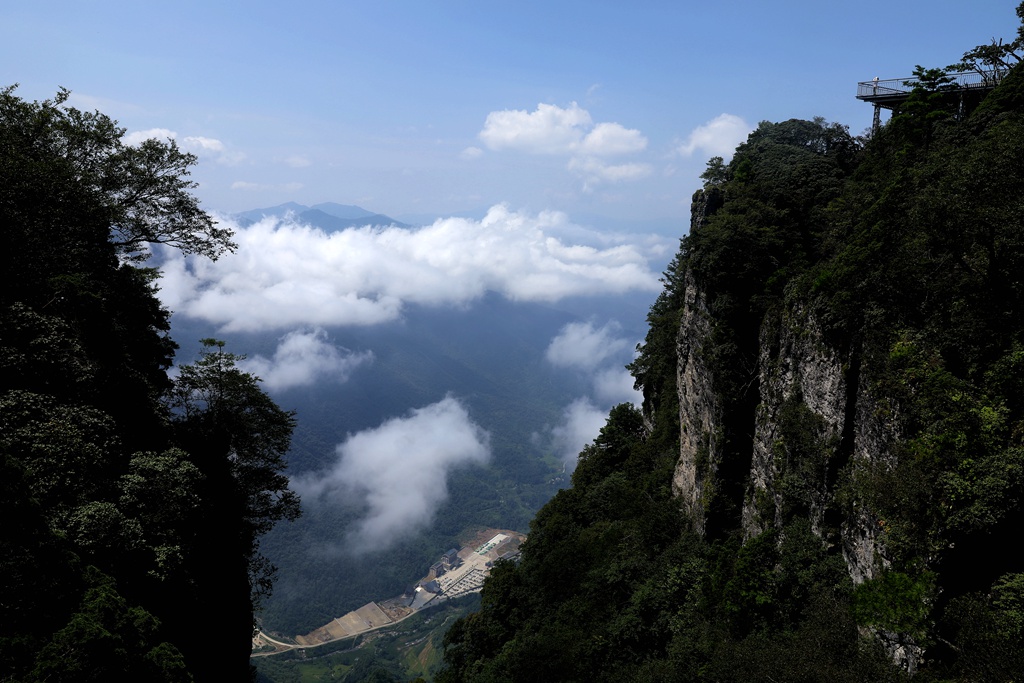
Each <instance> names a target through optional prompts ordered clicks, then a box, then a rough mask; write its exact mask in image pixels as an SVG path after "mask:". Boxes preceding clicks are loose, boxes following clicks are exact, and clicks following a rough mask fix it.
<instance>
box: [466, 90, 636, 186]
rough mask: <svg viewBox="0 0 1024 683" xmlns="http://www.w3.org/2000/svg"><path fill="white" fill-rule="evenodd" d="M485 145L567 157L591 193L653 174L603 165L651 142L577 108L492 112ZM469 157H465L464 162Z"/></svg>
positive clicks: (483, 136) (622, 165)
mask: <svg viewBox="0 0 1024 683" xmlns="http://www.w3.org/2000/svg"><path fill="white" fill-rule="evenodd" d="M480 139H481V140H482V141H483V142H484V144H485V145H486V146H487V147H489V148H490V149H492V150H518V151H522V152H529V153H532V154H550V155H565V156H568V157H570V159H569V164H568V169H569V170H570V171H572V172H573V173H575V174H577V175H578V176H580V178H581V179H582V180H583V189H584V191H587V192H589V191H591V190H592V189H593V188H594V187H595V186H596V185H601V184H604V183H618V182H623V181H628V180H636V179H638V178H643V177H645V176H647V175H649V174H650V173H651V166H650V164H646V163H637V162H632V163H619V164H612V163H609V162H607V161H604V160H603V158H605V157H612V156H623V155H628V154H637V153H639V152H642V151H644V150H645V149H646V148H647V138H646V137H644V136H643V134H642V133H641V132H640V131H639V130H636V129H633V128H626V127H625V126H623V125H621V124H618V123H608V122H602V123H597V124H594V123H593V121H592V119H591V117H590V112H588V111H587V110H586V109H582V108H581V107H580V106H579V105H578V104H576V103H575V102H573V103H572V104H571V105H570V106H569V107H568V108H566V109H563V108H561V107H559V106H557V105H554V104H544V103H541V104H538V105H537V109H536V111H533V112H527V111H525V110H521V109H514V110H503V111H492V112H491V113H490V114H488V115H487V120H486V121H485V122H484V128H483V130H482V131H480ZM470 149H475V148H470ZM467 151H468V150H465V151H464V152H463V156H464V158H465V154H466V152H467Z"/></svg>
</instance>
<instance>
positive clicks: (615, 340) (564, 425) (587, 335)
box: [545, 320, 643, 469]
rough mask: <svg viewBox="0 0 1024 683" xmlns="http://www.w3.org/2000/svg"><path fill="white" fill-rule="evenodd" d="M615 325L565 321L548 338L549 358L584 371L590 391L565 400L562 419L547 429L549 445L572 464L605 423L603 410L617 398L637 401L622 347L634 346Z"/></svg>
mask: <svg viewBox="0 0 1024 683" xmlns="http://www.w3.org/2000/svg"><path fill="white" fill-rule="evenodd" d="M620 331H621V327H620V325H619V324H618V323H617V322H615V321H613V320H612V321H609V322H608V323H606V324H605V325H604V327H601V328H597V327H595V326H594V325H593V324H592V323H569V324H568V325H566V326H565V327H563V328H562V329H561V331H560V332H559V333H558V334H557V335H556V336H555V337H554V339H552V340H551V343H550V344H549V345H548V349H547V352H546V354H545V356H546V358H547V360H548V362H550V363H551V364H552V365H556V366H559V367H567V368H573V369H575V370H578V371H579V372H580V373H584V374H586V375H589V379H590V380H591V382H592V387H593V389H592V392H591V393H592V396H581V397H580V398H578V399H576V400H575V401H573V402H572V403H571V404H569V405H568V406H567V407H566V408H565V411H564V413H563V415H562V422H561V424H559V425H558V426H556V427H553V428H552V429H551V445H552V448H553V449H554V450H555V452H556V453H557V454H558V455H559V456H560V457H561V458H562V459H563V460H564V461H565V463H566V465H567V466H568V467H569V468H570V469H571V468H573V467H575V466H576V457H577V455H578V454H579V452H580V451H581V450H582V449H583V447H584V446H586V445H587V444H589V443H590V442H591V441H593V440H594V439H595V438H596V437H597V435H598V434H599V433H600V430H601V427H603V426H604V423H605V419H606V417H607V415H608V411H609V410H610V409H611V408H612V406H615V405H618V404H620V403H632V404H634V405H636V406H640V405H641V404H642V403H643V396H642V395H641V393H640V392H638V391H636V390H635V389H633V377H632V376H631V375H630V374H629V372H627V371H626V369H625V359H624V357H627V356H630V355H631V354H628V353H627V349H630V348H631V347H633V346H634V345H633V344H631V343H630V342H629V341H628V340H627V339H625V338H622V337H620V336H619V333H620Z"/></svg>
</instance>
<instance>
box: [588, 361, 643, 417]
mask: <svg viewBox="0 0 1024 683" xmlns="http://www.w3.org/2000/svg"><path fill="white" fill-rule="evenodd" d="M633 382H634V379H633V375H631V374H629V372H628V371H627V370H626V369H625V367H621V368H605V369H604V370H601V371H599V372H598V373H597V374H595V375H594V394H595V396H596V397H597V398H599V399H600V400H601V403H602V405H607V406H609V407H610V406H616V405H618V404H620V403H632V404H633V405H635V406H636V407H638V408H639V407H640V405H641V404H642V403H643V398H644V397H643V394H642V393H641V392H639V391H637V390H636V389H634V388H633Z"/></svg>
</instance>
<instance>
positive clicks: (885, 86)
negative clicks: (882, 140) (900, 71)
mask: <svg viewBox="0 0 1024 683" xmlns="http://www.w3.org/2000/svg"><path fill="white" fill-rule="evenodd" d="M1007 73H1008V70H1007V69H997V70H993V71H966V72H963V73H953V74H946V77H947V78H949V79H950V80H949V81H948V82H947V83H945V84H943V85H941V86H939V90H940V91H942V92H948V93H952V94H959V95H960V101H961V106H962V105H963V102H964V99H965V97H966V96H967V95H969V94H973V93H978V94H981V93H985V92H987V91H989V90H991V89H992V88H994V87H996V86H997V85H999V82H1000V81H1001V80H1002V79H1003V77H1004V76H1006V74H1007ZM919 82H920V81H919V80H918V79H917V78H915V77H914V76H908V77H907V78H888V79H886V80H884V81H881V80H877V79H876V80H871V81H861V82H860V83H858V84H857V99H858V100H862V101H864V102H870V103H871V104H873V105H875V117H874V122H873V123H872V129H873V130H877V129H878V126H879V124H880V120H881V110H882V109H888V110H890V111H893V110H895V109H898V108H899V106H900V105H901V104H903V103H904V102H906V100H907V98H908V97H910V93H912V92H913V91H914V88H916V87H917V86H918V84H919Z"/></svg>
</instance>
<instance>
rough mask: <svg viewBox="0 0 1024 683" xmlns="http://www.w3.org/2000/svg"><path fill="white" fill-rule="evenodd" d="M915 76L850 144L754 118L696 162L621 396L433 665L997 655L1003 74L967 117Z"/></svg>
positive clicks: (684, 672)
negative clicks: (674, 248)
mask: <svg viewBox="0 0 1024 683" xmlns="http://www.w3.org/2000/svg"><path fill="white" fill-rule="evenodd" d="M1022 7H1024V6H1022ZM1020 12H1021V10H1018V14H1020ZM982 47H986V46H982ZM1017 47H1019V45H1018V46H1017ZM980 49H981V48H979V50H980ZM972 54H973V55H974V56H975V57H976V56H977V55H978V54H979V52H978V51H977V50H975V51H972V53H968V55H967V56H966V57H970V56H971V55H972ZM1011 57H1012V56H1011V55H1009V53H1008V52H1003V53H1001V56H1000V58H1001V59H1004V60H1006V59H1010V58H1011ZM919 75H920V76H922V83H921V86H920V87H919V88H918V89H917V91H916V92H915V93H914V94H913V96H912V97H911V98H910V99H909V100H908V101H907V103H906V104H905V105H904V106H903V107H902V108H901V110H900V111H899V112H898V113H897V114H896V115H895V116H894V117H893V118H892V119H891V120H890V121H889V122H888V123H887V124H886V125H885V126H884V127H883V128H882V129H881V130H879V131H878V132H877V133H876V134H874V135H873V136H872V137H871V138H870V139H868V140H862V139H856V138H853V137H851V136H850V135H849V134H848V133H847V131H846V129H845V127H843V126H841V125H837V124H828V123H826V122H824V121H822V120H820V119H817V120H813V121H799V120H790V121H786V122H783V123H776V124H773V123H762V124H761V125H760V126H759V127H758V129H757V130H756V131H754V132H753V133H752V134H751V135H750V137H749V139H748V140H747V142H746V143H744V144H742V145H741V146H740V147H739V148H738V149H737V151H736V154H735V156H734V157H733V159H732V160H731V161H730V162H729V163H728V164H725V163H723V162H722V160H721V159H713V160H712V161H711V162H710V163H709V166H708V170H707V172H706V173H705V176H704V179H705V187H704V188H703V189H702V190H701V191H698V192H697V193H696V195H695V196H694V201H693V219H692V225H691V230H690V233H689V235H688V236H687V237H686V238H684V239H683V240H682V246H681V250H680V252H679V255H678V257H677V258H676V260H675V261H673V263H672V265H671V266H670V268H669V270H668V271H667V272H666V275H665V290H664V292H663V293H662V294H661V295H660V296H659V298H658V299H657V301H656V302H655V303H654V305H653V306H652V308H651V311H650V315H649V323H650V332H649V334H648V336H647V338H646V341H645V343H644V345H643V346H642V348H641V350H640V355H639V357H638V358H637V360H636V361H635V362H634V363H633V364H632V366H631V370H632V372H633V374H634V376H635V378H636V381H637V384H638V386H640V387H642V388H643V390H644V395H645V404H644V408H643V410H642V411H638V410H635V409H634V408H632V407H630V406H628V405H621V406H619V407H617V408H615V409H614V410H613V411H612V412H611V414H610V415H609V418H608V422H607V425H606V427H605V428H604V430H603V431H602V433H601V435H600V437H599V438H598V439H597V440H596V441H595V442H594V443H593V444H592V445H591V446H589V447H587V448H586V449H585V450H584V451H583V452H582V453H581V454H580V457H579V464H578V466H577V469H576V471H575V473H574V475H573V480H572V481H573V485H572V487H571V488H569V489H566V490H563V491H561V492H560V493H559V494H558V495H556V496H555V498H554V499H553V500H552V501H551V502H550V503H548V504H547V505H546V506H545V507H544V508H543V509H542V510H541V511H540V512H539V513H538V515H537V517H536V519H535V520H534V522H533V524H532V526H531V533H530V537H529V540H528V542H527V543H526V545H525V546H524V548H523V554H522V559H521V562H520V563H519V564H510V563H505V564H501V565H499V566H498V567H496V568H495V570H494V571H493V572H492V574H491V578H490V579H489V581H488V582H487V584H486V585H485V588H484V592H483V596H482V608H481V610H480V612H479V613H477V614H474V615H472V616H470V617H468V618H465V619H463V620H461V621H460V622H458V623H457V624H456V626H455V627H454V628H453V629H452V630H451V631H450V633H449V636H448V638H447V641H446V667H445V669H444V670H443V671H442V672H441V673H440V674H439V676H438V678H437V680H441V681H509V680H511V681H536V680H546V681H556V680H557V681H623V680H632V681H661V680H664V681H689V680H693V681H697V680H707V681H823V680H831V681H885V680H903V679H905V678H907V677H909V676H913V677H914V680H921V681H930V680H951V681H979V680H985V681H1009V680H1018V679H1020V678H1021V677H1022V676H1024V562H1022V561H1021V560H1020V559H1019V558H1020V557H1021V556H1020V553H1019V552H1018V551H1017V550H1016V548H1015V545H1016V543H1015V541H1016V540H1017V539H1018V537H1019V529H1020V525H1021V523H1022V522H1024V500H1022V496H1024V442H1022V439H1024V399H1022V396H1024V319H1022V315H1024V298H1022V296H1024V73H1022V72H1021V71H1020V69H1015V70H1012V71H1010V72H1009V74H1008V75H1007V76H1006V77H1005V78H1004V79H1003V81H1002V83H1001V84H1000V85H999V86H998V87H997V88H996V89H995V90H994V91H993V92H992V93H991V94H990V95H989V96H988V97H987V98H986V99H985V100H984V101H983V102H982V103H981V104H980V105H979V106H977V107H976V108H975V109H974V110H973V111H970V112H969V111H964V110H963V109H962V108H961V106H960V99H959V97H958V96H957V95H956V94H955V93H952V92H949V91H948V90H947V89H945V87H944V79H943V75H942V73H941V72H939V71H932V70H924V69H919Z"/></svg>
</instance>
